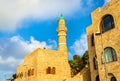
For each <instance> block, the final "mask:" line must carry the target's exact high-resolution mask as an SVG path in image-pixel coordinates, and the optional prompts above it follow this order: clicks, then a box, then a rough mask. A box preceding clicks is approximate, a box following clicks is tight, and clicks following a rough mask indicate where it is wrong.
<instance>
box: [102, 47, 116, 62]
mask: <svg viewBox="0 0 120 81" xmlns="http://www.w3.org/2000/svg"><path fill="white" fill-rule="evenodd" d="M104 53H105V57H106V62H112V61H116V60H117V56H116V52H115V50H114V49H113V48H111V47H107V48H105V50H104Z"/></svg>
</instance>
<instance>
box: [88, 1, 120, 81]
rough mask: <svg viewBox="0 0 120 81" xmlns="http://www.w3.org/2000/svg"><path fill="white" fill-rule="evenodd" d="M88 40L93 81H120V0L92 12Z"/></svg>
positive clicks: (110, 2)
mask: <svg viewBox="0 0 120 81" xmlns="http://www.w3.org/2000/svg"><path fill="white" fill-rule="evenodd" d="M87 38H88V50H89V63H90V73H91V81H106V79H107V81H120V0H110V1H109V2H108V3H107V4H106V5H104V7H103V8H98V9H96V10H95V11H93V12H92V24H91V25H90V26H89V27H88V28H87Z"/></svg>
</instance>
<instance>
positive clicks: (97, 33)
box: [95, 32, 108, 81]
mask: <svg viewBox="0 0 120 81" xmlns="http://www.w3.org/2000/svg"><path fill="white" fill-rule="evenodd" d="M95 35H96V36H97V35H100V40H101V46H102V53H103V54H102V55H103V58H102V60H103V61H104V70H105V77H106V81H108V72H107V67H106V56H105V52H104V46H103V37H102V33H101V32H96V33H95Z"/></svg>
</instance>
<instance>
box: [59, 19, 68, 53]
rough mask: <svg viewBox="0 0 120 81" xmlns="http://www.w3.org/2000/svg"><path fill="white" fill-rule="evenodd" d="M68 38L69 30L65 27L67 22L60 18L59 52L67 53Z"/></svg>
mask: <svg viewBox="0 0 120 81" xmlns="http://www.w3.org/2000/svg"><path fill="white" fill-rule="evenodd" d="M66 36H67V28H66V26H65V20H64V19H63V18H60V19H59V21H58V51H64V52H67V45H66Z"/></svg>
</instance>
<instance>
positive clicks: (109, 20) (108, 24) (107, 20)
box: [101, 15, 115, 32]
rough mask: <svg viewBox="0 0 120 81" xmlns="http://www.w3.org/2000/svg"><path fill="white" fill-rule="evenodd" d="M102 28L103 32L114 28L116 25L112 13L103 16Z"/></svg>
mask: <svg viewBox="0 0 120 81" xmlns="http://www.w3.org/2000/svg"><path fill="white" fill-rule="evenodd" d="M101 26H102V27H101V28H102V32H106V31H108V30H110V29H112V28H114V27H115V25H114V19H113V16H112V15H106V16H104V17H103V19H102V22H101Z"/></svg>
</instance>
